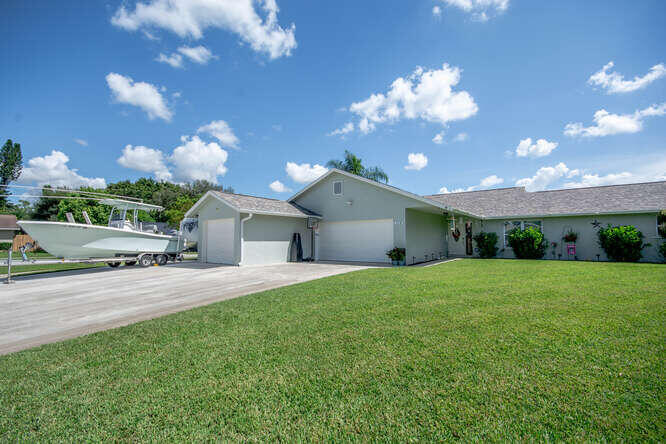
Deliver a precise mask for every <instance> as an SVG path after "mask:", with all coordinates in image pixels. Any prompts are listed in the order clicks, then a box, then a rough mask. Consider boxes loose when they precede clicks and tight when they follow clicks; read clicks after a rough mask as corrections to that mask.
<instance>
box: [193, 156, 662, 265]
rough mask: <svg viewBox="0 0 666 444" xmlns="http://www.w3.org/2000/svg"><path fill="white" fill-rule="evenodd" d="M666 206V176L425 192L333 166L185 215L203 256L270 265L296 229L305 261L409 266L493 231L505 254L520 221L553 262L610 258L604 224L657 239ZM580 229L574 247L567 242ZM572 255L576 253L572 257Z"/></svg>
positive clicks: (219, 199)
mask: <svg viewBox="0 0 666 444" xmlns="http://www.w3.org/2000/svg"><path fill="white" fill-rule="evenodd" d="M665 208H666V182H652V183H643V184H630V185H613V186H605V187H593V188H578V189H570V190H557V191H543V192H527V191H525V189H524V188H520V187H515V188H503V189H495V190H487V191H471V192H463V193H450V194H436V195H431V196H419V195H417V194H413V193H410V192H408V191H404V190H401V189H399V188H395V187H392V186H389V185H385V184H382V183H378V182H374V181H372V180H368V179H365V178H363V177H359V176H356V175H353V174H350V173H347V172H345V171H340V170H336V169H333V170H329V171H328V172H327V173H326V174H324V175H323V176H321V177H320V178H318V179H317V180H315V181H314V182H312V183H310V184H309V185H308V186H306V187H305V188H303V189H302V190H301V191H299V192H298V193H296V194H295V195H294V196H292V197H291V198H290V199H288V200H287V201H281V200H274V199H266V198H261V197H254V196H245V195H240V194H230V193H222V192H216V191H210V192H208V193H206V194H205V195H204V196H203V197H202V198H201V199H200V200H199V201H198V202H197V203H196V204H195V205H194V206H193V207H192V208H191V209H190V210H189V211H188V212H187V214H186V216H187V217H198V218H199V257H200V260H201V261H203V262H211V263H224V264H236V265H249V264H268V263H280V262H286V261H289V260H290V259H291V258H293V257H294V243H293V242H292V239H293V237H294V233H298V234H299V236H300V239H301V245H302V250H303V257H304V258H310V259H312V260H318V261H361V262H388V261H389V259H388V257H387V256H386V251H387V250H390V249H391V248H393V247H402V248H405V249H406V256H407V263H408V264H412V263H419V262H424V261H429V260H433V259H438V258H443V257H474V256H478V252H477V250H476V248H475V245H474V242H473V241H472V236H473V235H474V234H476V233H478V232H479V231H494V232H496V233H497V234H498V237H499V239H500V245H498V246H499V247H500V254H499V257H506V258H512V257H513V253H512V251H511V248H510V247H508V246H507V245H506V244H505V242H506V240H505V238H506V236H505V235H506V233H507V232H508V231H509V230H511V229H512V228H513V227H517V226H521V227H525V226H530V225H532V226H536V227H538V228H539V229H540V230H542V231H543V232H544V234H545V236H546V238H548V240H549V241H553V242H557V246H556V247H555V248H549V250H548V253H547V255H546V259H574V258H577V259H579V260H606V257H605V255H604V253H603V251H602V250H600V248H599V247H598V245H597V237H596V228H597V227H598V226H599V225H603V226H605V225H606V224H609V223H610V224H614V225H620V224H621V225H624V224H631V225H635V226H636V227H637V228H638V229H639V230H641V231H642V232H643V234H644V235H645V236H646V242H650V243H651V244H652V246H651V247H649V248H646V249H645V250H644V252H643V254H644V260H646V261H656V260H657V259H658V257H657V250H656V248H657V246H658V245H659V244H661V242H662V241H663V240H662V239H661V238H660V237H659V234H658V231H657V215H658V213H659V211H660V210H662V209H665ZM569 230H574V231H576V232H577V233H578V234H579V237H578V241H577V242H576V250H575V253H572V251H571V250H570V249H567V248H566V246H565V245H564V243H563V242H562V241H561V238H562V236H563V235H564V234H565V233H566V232H567V231H569ZM570 253H572V254H570Z"/></svg>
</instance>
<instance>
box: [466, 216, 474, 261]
mask: <svg viewBox="0 0 666 444" xmlns="http://www.w3.org/2000/svg"><path fill="white" fill-rule="evenodd" d="M465 253H467V256H471V255H472V254H473V253H474V250H473V248H472V222H466V223H465Z"/></svg>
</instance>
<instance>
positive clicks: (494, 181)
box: [439, 174, 504, 194]
mask: <svg viewBox="0 0 666 444" xmlns="http://www.w3.org/2000/svg"><path fill="white" fill-rule="evenodd" d="M502 183H504V179H502V178H501V177H498V176H497V175H496V174H493V175H491V176H488V177H484V178H483V179H481V182H479V184H478V185H472V186H470V187H467V188H454V189H452V190H449V189H448V188H447V187H442V188H440V189H439V193H440V194H449V193H463V192H466V191H476V190H479V189H482V188H490V187H494V186H495V185H499V184H502Z"/></svg>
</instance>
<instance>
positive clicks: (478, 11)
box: [433, 0, 509, 22]
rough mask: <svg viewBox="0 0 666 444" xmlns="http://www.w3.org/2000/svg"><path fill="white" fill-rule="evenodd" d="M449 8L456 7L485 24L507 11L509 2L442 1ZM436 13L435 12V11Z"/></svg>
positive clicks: (502, 0)
mask: <svg viewBox="0 0 666 444" xmlns="http://www.w3.org/2000/svg"><path fill="white" fill-rule="evenodd" d="M441 1H442V2H443V3H445V4H446V5H448V6H454V7H457V8H459V9H462V10H463V11H465V12H468V13H470V14H472V18H473V19H474V20H478V21H482V22H485V21H487V20H488V19H489V18H490V17H491V16H492V15H494V14H499V13H502V12H504V11H506V10H507V8H508V7H509V0H441ZM433 13H434V11H433Z"/></svg>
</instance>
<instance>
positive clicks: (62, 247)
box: [17, 199, 194, 262]
mask: <svg viewBox="0 0 666 444" xmlns="http://www.w3.org/2000/svg"><path fill="white" fill-rule="evenodd" d="M100 203H101V204H104V205H109V206H111V207H112V209H111V214H110V215H109V222H108V226H101V225H93V224H92V223H90V219H89V218H88V217H87V214H84V217H85V219H86V223H77V222H76V221H75V220H74V218H73V217H72V216H71V215H68V222H49V221H34V220H21V221H18V222H17V224H18V225H19V226H20V227H21V228H22V229H23V230H24V231H25V232H26V233H28V234H29V235H30V236H31V237H32V238H33V239H34V240H35V241H37V243H38V244H39V246H40V247H41V248H42V249H44V250H46V251H47V252H48V253H50V254H52V255H53V256H55V257H57V258H62V259H95V258H114V257H139V256H141V255H144V254H145V253H150V255H151V256H153V257H155V258H159V261H164V262H166V260H168V259H175V258H176V257H177V256H179V255H180V253H181V252H182V251H183V249H184V248H185V247H186V243H187V237H188V236H183V235H181V232H180V231H176V230H173V231H172V232H171V233H161V232H158V231H157V229H156V226H155V224H150V223H141V222H139V221H138V212H139V210H145V211H152V210H158V211H161V210H163V208H162V207H160V206H158V205H150V204H145V203H140V202H132V201H129V200H123V199H100ZM130 211H133V218H132V221H130V220H127V217H128V215H129V212H130ZM181 225H182V224H181ZM189 231H190V233H189V234H190V236H191V235H192V232H193V231H194V230H193V229H190V230H189Z"/></svg>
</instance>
